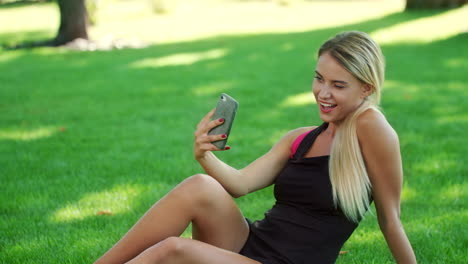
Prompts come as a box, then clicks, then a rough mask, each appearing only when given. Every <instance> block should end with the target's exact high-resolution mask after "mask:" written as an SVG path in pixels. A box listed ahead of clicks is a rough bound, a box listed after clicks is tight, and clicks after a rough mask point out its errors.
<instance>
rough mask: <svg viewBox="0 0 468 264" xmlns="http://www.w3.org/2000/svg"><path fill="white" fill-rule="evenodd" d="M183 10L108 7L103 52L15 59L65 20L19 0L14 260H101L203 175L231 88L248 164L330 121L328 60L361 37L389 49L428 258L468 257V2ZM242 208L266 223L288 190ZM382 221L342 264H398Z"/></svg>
mask: <svg viewBox="0 0 468 264" xmlns="http://www.w3.org/2000/svg"><path fill="white" fill-rule="evenodd" d="M0 2H1V1H0ZM167 3H169V5H165V6H164V3H162V4H161V3H157V4H158V5H157V6H158V7H163V9H162V10H155V8H154V2H151V1H149V0H148V1H145V0H141V1H137V0H133V1H131V0H101V1H95V4H96V6H95V7H94V9H92V10H91V11H90V14H92V15H93V17H94V19H95V24H94V25H92V26H89V27H88V28H87V30H88V34H89V39H90V42H85V43H84V44H83V45H82V46H80V45H78V44H79V43H78V44H77V45H78V46H77V45H72V46H68V47H57V48H53V47H42V48H36V49H10V48H9V47H14V46H15V45H18V44H21V43H33V42H35V41H39V40H46V39H52V38H54V37H55V36H56V34H57V30H58V25H59V20H60V13H59V11H58V7H57V3H55V2H47V1H46V2H35V1H32V2H31V3H27V2H24V1H19V2H18V1H7V0H3V4H1V5H0V44H3V45H4V48H3V50H0V113H1V114H0V180H1V192H0V233H1V235H0V263H90V262H92V261H93V260H95V259H96V258H97V257H98V256H100V255H101V254H103V253H104V252H105V251H106V250H107V249H108V248H109V247H111V246H112V245H113V244H114V243H115V242H116V241H117V240H118V239H119V238H120V237H121V236H122V235H123V234H124V233H125V232H126V231H127V230H128V228H130V227H131V226H132V225H133V223H134V222H135V221H136V220H137V219H138V218H139V217H140V216H141V215H142V214H143V213H144V212H145V211H146V210H147V209H148V208H149V207H150V206H151V205H152V204H153V203H154V202H155V201H157V200H158V199H159V198H161V197H162V196H163V195H164V194H165V193H167V192H168V191H169V190H170V189H171V188H173V187H174V186H175V185H176V184H177V183H178V182H180V181H181V180H183V179H184V178H186V177H188V176H190V175H193V174H195V173H199V172H202V169H201V167H200V166H199V165H198V164H197V163H196V162H195V161H194V159H193V157H192V156H193V154H192V140H193V132H194V129H195V126H196V124H197V123H198V121H199V120H200V118H201V117H203V116H204V115H205V113H206V112H208V111H209V110H211V109H212V108H213V107H214V106H215V104H216V100H217V96H218V95H219V93H221V92H226V93H228V94H230V95H232V96H233V97H235V98H236V99H237V100H238V101H239V103H240V108H239V112H238V115H237V119H236V122H235V124H234V127H233V130H232V135H231V137H230V143H229V144H230V145H231V147H232V149H231V150H229V151H227V152H223V153H219V155H218V156H219V157H220V158H222V159H223V160H224V161H226V162H227V163H229V164H231V165H232V166H234V167H238V168H241V167H243V166H245V165H247V164H248V163H249V162H251V161H252V160H254V159H255V158H257V157H259V156H260V155H262V154H263V153H265V152H266V151H268V150H269V148H270V147H271V146H272V144H274V143H275V142H276V141H277V140H279V138H280V137H281V136H282V135H284V134H285V133H286V132H287V131H289V130H291V129H294V128H297V127H301V126H310V125H317V124H319V123H320V122H321V121H320V119H319V117H318V113H317V108H316V104H315V102H314V99H313V96H312V94H311V83H312V79H313V71H314V67H315V63H316V52H317V49H318V47H319V46H320V44H321V43H323V42H324V41H325V40H326V39H328V38H329V37H331V36H333V35H335V34H337V33H339V32H342V31H345V30H360V31H365V32H367V33H369V34H370V35H371V36H372V37H373V38H375V40H376V41H377V42H378V43H379V44H380V45H381V47H382V49H383V52H384V54H385V56H386V61H387V78H386V82H385V85H384V92H383V97H382V109H383V111H384V113H385V114H386V116H387V119H388V120H389V122H390V123H391V124H392V125H393V127H394V128H395V130H396V131H397V132H398V134H399V136H400V143H401V151H402V157H403V163H404V164H403V165H404V173H405V179H404V188H403V194H402V205H401V207H402V215H401V218H402V221H403V224H404V226H405V229H406V232H407V234H408V237H409V238H410V240H411V242H412V245H413V248H414V250H415V253H416V255H417V258H418V261H419V262H420V263H466V262H467V258H466V248H467V247H468V240H467V238H468V234H467V231H466V223H467V220H468V219H467V218H468V212H467V193H468V189H467V188H468V185H467V183H466V177H467V174H468V173H467V172H468V169H467V165H466V164H468V158H467V157H468V147H467V145H468V144H467V140H466V136H467V132H466V131H468V104H467V102H468V101H467V99H468V92H467V89H466V88H467V87H466V84H467V83H468V75H467V73H468V34H467V31H468V23H467V22H468V20H467V17H468V6H466V5H465V6H463V7H460V8H452V9H429V10H424V9H423V10H419V9H416V10H410V11H404V9H405V4H406V3H405V1H401V0H377V1H351V0H348V1H346V0H342V1H299V0H296V1H295V0H290V1H286V0H284V1H279V0H278V1H234V0H225V1H222V0H217V1H216V0H211V1H209V0H203V1H202V0H200V1H189V0H185V1H184V0H178V1H172V2H167ZM167 3H166V4H167ZM88 5H89V3H88ZM77 47H78V48H77ZM121 47H124V48H121ZM80 49H84V50H86V51H80ZM236 201H237V203H238V204H239V205H240V207H241V208H242V210H243V212H244V213H245V215H246V216H247V217H249V218H251V219H258V218H261V217H262V216H263V213H264V212H265V211H266V210H268V209H269V208H270V207H271V206H272V204H273V203H274V199H273V196H272V188H271V187H270V188H267V189H265V190H262V191H259V192H257V193H254V194H251V195H248V196H245V197H242V198H240V199H237V200H236ZM372 211H373V212H371V213H369V214H368V215H367V217H366V218H365V219H364V221H363V222H362V223H361V225H360V227H359V228H358V229H357V230H356V232H355V233H354V235H353V236H352V237H351V239H350V240H349V241H348V242H347V243H346V244H345V246H344V248H343V250H345V251H347V253H346V254H344V255H341V256H340V257H339V258H338V261H337V263H393V262H394V261H393V259H392V256H391V254H390V252H389V250H388V249H387V247H386V244H385V240H384V239H383V236H382V235H381V233H380V231H379V228H378V225H377V222H376V215H375V212H374V210H373V209H372ZM184 236H190V230H188V231H187V232H186V233H185V234H184Z"/></svg>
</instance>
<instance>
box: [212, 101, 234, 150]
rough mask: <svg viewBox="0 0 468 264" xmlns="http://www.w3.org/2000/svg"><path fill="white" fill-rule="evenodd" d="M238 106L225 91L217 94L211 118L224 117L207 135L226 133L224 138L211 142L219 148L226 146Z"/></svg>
mask: <svg viewBox="0 0 468 264" xmlns="http://www.w3.org/2000/svg"><path fill="white" fill-rule="evenodd" d="M238 107H239V103H238V102H237V101H236V100H235V99H234V98H232V97H231V96H229V95H227V94H225V93H222V94H221V95H220V96H219V99H218V104H217V105H216V110H215V113H214V114H213V117H212V118H211V120H215V119H220V118H224V123H223V124H221V125H219V126H217V127H215V128H213V129H212V130H210V131H209V132H208V135H222V134H224V135H226V138H225V139H223V140H219V141H215V142H212V144H213V145H215V146H216V147H217V148H219V149H224V148H225V147H226V143H227V140H228V138H229V133H230V132H231V128H232V124H233V122H234V118H235V117H236V113H237V108H238Z"/></svg>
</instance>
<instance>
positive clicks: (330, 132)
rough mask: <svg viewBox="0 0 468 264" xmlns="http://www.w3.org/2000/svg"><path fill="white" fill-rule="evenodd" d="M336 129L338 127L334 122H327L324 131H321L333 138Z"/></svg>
mask: <svg viewBox="0 0 468 264" xmlns="http://www.w3.org/2000/svg"><path fill="white" fill-rule="evenodd" d="M337 129H338V125H336V124H334V123H329V124H328V127H327V129H325V131H323V133H325V134H326V135H327V136H330V137H332V138H333V137H335V133H336V130H337Z"/></svg>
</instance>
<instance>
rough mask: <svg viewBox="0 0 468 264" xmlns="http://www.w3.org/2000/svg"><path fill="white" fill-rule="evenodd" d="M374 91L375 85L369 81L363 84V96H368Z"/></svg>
mask: <svg viewBox="0 0 468 264" xmlns="http://www.w3.org/2000/svg"><path fill="white" fill-rule="evenodd" d="M372 92H374V86H372V85H371V84H367V83H365V84H363V85H362V87H361V98H362V99H364V98H366V97H367V96H369V95H371V94H372Z"/></svg>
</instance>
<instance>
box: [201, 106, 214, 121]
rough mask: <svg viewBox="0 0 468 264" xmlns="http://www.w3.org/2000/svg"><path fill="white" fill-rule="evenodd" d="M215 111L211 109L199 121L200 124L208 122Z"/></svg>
mask: <svg viewBox="0 0 468 264" xmlns="http://www.w3.org/2000/svg"><path fill="white" fill-rule="evenodd" d="M215 110H216V108H213V109H211V111H210V112H208V113H207V114H206V115H205V116H204V117H203V118H202V120H201V121H200V124H202V123H208V122H210V120H211V118H212V117H213V115H214V113H215Z"/></svg>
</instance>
